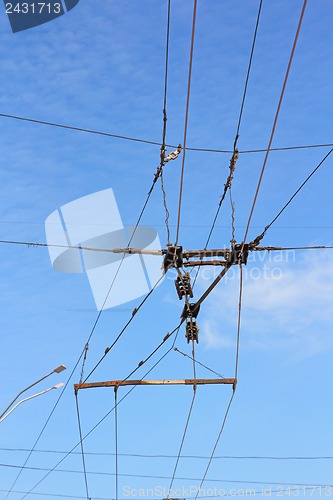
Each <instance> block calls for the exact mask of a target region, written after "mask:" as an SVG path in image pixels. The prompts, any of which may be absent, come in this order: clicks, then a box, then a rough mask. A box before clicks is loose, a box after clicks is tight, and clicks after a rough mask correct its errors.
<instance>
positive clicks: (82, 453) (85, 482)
mask: <svg viewBox="0 0 333 500" xmlns="http://www.w3.org/2000/svg"><path fill="white" fill-rule="evenodd" d="M75 403H76V413H77V421H78V426H79V435H80V447H81V456H82V466H83V475H84V484H85V488H86V496H87V500H90V496H89V489H88V478H87V470H86V460H85V457H84V448H83V437H82V429H81V419H80V411H79V401H78V393H77V392H76V393H75Z"/></svg>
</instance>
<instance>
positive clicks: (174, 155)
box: [163, 144, 182, 163]
mask: <svg viewBox="0 0 333 500" xmlns="http://www.w3.org/2000/svg"><path fill="white" fill-rule="evenodd" d="M181 150H182V145H181V144H178V148H177V149H176V151H171V153H169V154H168V156H165V157H164V163H167V162H168V161H170V160H176V159H177V158H178V156H179V155H180V153H181ZM163 155H165V150H164V151H163Z"/></svg>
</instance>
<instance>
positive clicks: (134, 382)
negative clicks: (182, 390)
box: [74, 378, 237, 391]
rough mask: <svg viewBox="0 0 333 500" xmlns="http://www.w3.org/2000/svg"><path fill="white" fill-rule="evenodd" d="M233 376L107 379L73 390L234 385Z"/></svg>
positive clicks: (85, 384) (76, 387)
mask: <svg viewBox="0 0 333 500" xmlns="http://www.w3.org/2000/svg"><path fill="white" fill-rule="evenodd" d="M236 382H237V380H236V379H234V378H209V379H207V378H197V379H193V378H189V379H180V380H168V379H167V380H108V381H106V382H91V383H82V384H74V389H75V391H78V390H80V389H93V388H96V387H120V386H125V385H209V384H230V385H235V384H236Z"/></svg>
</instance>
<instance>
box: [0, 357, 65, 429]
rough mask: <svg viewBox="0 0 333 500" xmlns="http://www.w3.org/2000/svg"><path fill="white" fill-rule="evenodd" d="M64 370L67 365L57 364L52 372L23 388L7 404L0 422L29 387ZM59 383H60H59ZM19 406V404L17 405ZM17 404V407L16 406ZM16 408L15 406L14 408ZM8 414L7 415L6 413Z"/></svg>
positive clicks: (0, 416)
mask: <svg viewBox="0 0 333 500" xmlns="http://www.w3.org/2000/svg"><path fill="white" fill-rule="evenodd" d="M64 370H66V366H65V365H59V366H57V367H56V368H55V369H54V370H52V371H51V372H50V373H48V374H47V375H44V377H42V378H40V379H39V380H36V382H34V383H33V384H31V385H29V386H28V387H26V388H25V389H23V391H21V392H19V393H18V394H17V395H16V396H15V398H14V399H13V401H12V402H11V403H10V404H9V405H8V406H7V408H6V409H5V411H3V412H2V413H1V415H0V422H2V420H3V418H2V417H3V416H4V415H5V414H6V413H7V411H8V410H9V408H10V407H11V406H12V405H13V404H14V403H15V401H16V400H17V399H18V398H19V397H20V396H21V394H23V393H24V392H25V391H28V390H29V389H31V387H34V386H35V385H36V384H39V382H42V380H44V379H46V378H47V377H49V376H50V375H52V374H53V373H61V372H63V371H64ZM58 385H59V384H58ZM53 388H55V389H58V387H57V386H54V387H50V389H53ZM50 389H47V390H46V391H45V392H47V391H48V390H50ZM37 396H39V394H37ZM27 399H31V398H27ZM23 401H25V400H22V401H21V402H20V403H22V402H23ZM16 406H17V405H16ZM16 406H15V408H16ZM13 409H14V408H13ZM6 416H7V415H6Z"/></svg>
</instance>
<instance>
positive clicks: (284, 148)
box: [0, 113, 333, 154]
mask: <svg viewBox="0 0 333 500" xmlns="http://www.w3.org/2000/svg"><path fill="white" fill-rule="evenodd" d="M0 117H2V118H10V119H14V120H21V121H25V122H28V123H35V124H39V125H47V126H50V127H58V128H62V129H67V130H73V131H77V132H84V133H88V134H95V135H101V136H105V137H111V138H114V139H121V140H126V141H133V142H138V143H144V144H150V145H153V146H159V147H161V143H160V142H157V141H150V140H147V139H140V138H137V137H128V136H125V135H117V134H111V133H108V132H102V131H98V130H91V129H86V128H81V127H74V126H71V125H64V124H60V123H56V122H50V121H42V120H37V119H34V118H28V117H23V116H16V115H11V114H5V113H0ZM332 146H333V143H330V142H329V143H322V144H305V145H296V146H281V147H275V148H270V151H293V150H297V149H313V148H328V147H332ZM166 147H168V148H172V149H176V148H177V145H175V144H166ZM183 149H184V148H183ZM186 150H187V151H197V152H202V153H221V154H232V153H233V151H232V150H231V149H218V148H200V147H197V148H196V147H189V146H187V147H186ZM266 151H267V149H263V148H256V149H244V150H240V151H239V154H250V153H265V152H266Z"/></svg>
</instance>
